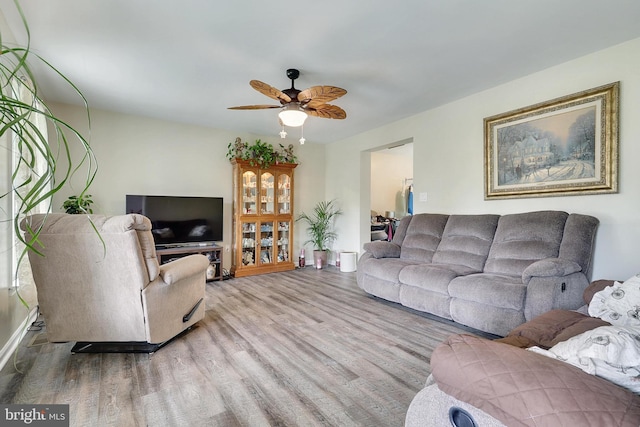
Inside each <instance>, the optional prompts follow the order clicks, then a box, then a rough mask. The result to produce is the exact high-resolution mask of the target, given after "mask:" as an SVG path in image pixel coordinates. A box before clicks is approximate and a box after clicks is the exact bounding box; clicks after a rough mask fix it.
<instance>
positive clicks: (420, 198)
mask: <svg viewBox="0 0 640 427" xmlns="http://www.w3.org/2000/svg"><path fill="white" fill-rule="evenodd" d="M419 200H420V201H421V202H426V201H427V193H426V192H424V193H420V195H419Z"/></svg>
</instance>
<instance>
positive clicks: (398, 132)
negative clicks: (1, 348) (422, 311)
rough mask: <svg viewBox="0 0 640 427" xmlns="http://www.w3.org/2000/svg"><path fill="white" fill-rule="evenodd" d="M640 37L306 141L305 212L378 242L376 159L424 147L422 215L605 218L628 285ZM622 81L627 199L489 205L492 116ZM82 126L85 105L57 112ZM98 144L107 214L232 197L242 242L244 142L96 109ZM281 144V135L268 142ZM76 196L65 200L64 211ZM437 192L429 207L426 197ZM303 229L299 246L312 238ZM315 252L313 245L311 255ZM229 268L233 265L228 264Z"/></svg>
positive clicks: (635, 236)
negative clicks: (235, 169) (332, 138)
mask: <svg viewBox="0 0 640 427" xmlns="http://www.w3.org/2000/svg"><path fill="white" fill-rule="evenodd" d="M637 69H640V39H636V40H632V41H630V42H627V43H624V44H621V45H618V46H614V47H612V48H609V49H606V50H603V51H600V52H596V53H593V54H591V55H588V56H585V57H582V58H579V59H576V60H574V61H571V62H568V63H565V64H561V65H558V66H556V67H553V68H549V69H547V70H544V71H541V72H539V73H535V74H532V75H529V76H526V77H523V78H521V79H518V80H514V81H512V82H509V83H507V84H504V85H501V86H498V87H495V88H492V89H489V90H486V91H483V92H480V93H477V94H475V95H472V96H469V97H467V98H464V99H461V100H458V101H456V102H453V103H450V104H447V105H444V106H441V107H439V108H435V109H432V110H428V111H425V112H423V113H420V114H418V115H415V116H413V117H409V118H406V119H404V120H400V121H398V122H395V123H392V124H389V125H387V126H383V127H380V128H377V129H372V130H370V131H368V132H365V133H362V134H360V135H356V136H354V137H352V138H348V139H346V140H342V141H337V142H335V143H333V144H329V145H327V146H323V145H318V144H312V143H307V144H305V145H304V146H299V145H298V144H297V142H294V145H296V150H297V151H296V152H297V154H298V157H299V159H300V166H299V167H298V168H297V169H296V178H295V179H296V199H295V213H296V214H298V213H300V212H301V211H308V210H310V209H311V208H312V207H313V205H314V204H315V203H316V202H318V201H319V200H329V199H332V198H337V199H338V200H339V203H340V205H341V207H342V209H343V211H344V214H343V215H342V216H341V217H340V218H339V220H338V222H337V231H338V234H339V236H340V237H339V239H338V241H336V243H335V244H334V249H336V250H352V251H353V250H355V251H361V250H362V245H363V243H364V242H366V241H368V239H369V236H370V230H369V211H370V206H371V194H370V186H371V153H372V151H375V150H377V149H379V148H382V147H385V146H388V145H390V144H393V143H394V142H397V141H405V140H413V158H414V161H413V177H414V191H415V194H416V200H415V205H414V208H415V212H444V213H484V212H491V213H500V214H501V213H510V212H524V211H530V210H540V209H559V210H565V211H568V212H580V213H586V214H591V215H594V216H596V217H598V218H599V219H600V221H601V225H600V228H599V231H598V236H597V242H596V258H595V267H594V276H593V277H594V278H617V279H626V278H628V277H629V276H631V275H632V274H635V273H637V272H638V269H639V268H640V267H639V265H638V264H639V263H638V261H637V256H636V253H637V250H636V245H635V242H636V241H640V221H638V219H637V212H639V211H640V197H638V196H639V194H638V184H637V183H638V182H640V168H638V167H637V166H636V164H637V162H638V160H640V144H637V143H636V140H637V136H638V135H640V123H639V122H638V121H637V120H635V119H634V117H635V116H636V115H637V114H638V113H640V75H638V73H637V71H636V70H637ZM613 81H620V82H621V97H620V98H621V102H620V104H621V105H620V107H621V108H620V109H621V114H620V168H619V169H620V186H619V188H620V191H619V193H618V194H611V195H593V196H571V197H544V198H528V199H512V200H494V201H485V200H484V186H483V182H484V181H483V179H484V178H483V160H484V159H483V158H484V154H483V118H484V117H489V116H492V115H495V114H498V113H502V112H506V111H510V110H513V109H517V108H521V107H524V106H527V105H530V104H534V103H537V102H542V101H546V100H550V99H553V98H556V97H560V96H563V95H568V94H571V93H574V92H579V91H582V90H585V89H589V88H592V87H596V86H599V85H602V84H606V83H610V82H613ZM54 110H55V111H54V112H56V113H58V114H60V115H62V116H63V118H68V119H70V120H73V121H74V122H78V121H79V120H80V114H81V109H79V108H77V107H70V106H66V105H59V104H58V105H56V106H55V108H54ZM92 120H93V127H92V145H93V147H94V149H95V151H96V155H97V158H98V161H99V166H100V171H99V174H98V178H97V179H96V182H95V184H94V185H93V187H92V190H91V193H92V194H93V195H94V198H95V200H96V204H97V210H100V211H103V212H105V213H109V214H116V213H121V212H123V211H124V196H125V194H127V193H134V192H137V193H152V194H185V195H204V196H218V195H222V196H223V197H224V198H225V201H226V213H227V214H228V215H227V219H226V223H225V241H224V242H223V244H224V245H229V244H230V242H231V229H230V227H231V226H230V224H231V220H230V212H231V211H230V209H231V208H230V203H231V167H230V165H229V163H228V161H227V159H226V158H225V153H226V150H227V143H228V142H229V141H232V140H233V139H234V138H235V137H236V136H241V137H243V139H245V140H247V139H248V140H253V139H255V138H256V136H255V135H242V134H238V133H237V132H228V131H223V130H219V129H210V128H205V127H198V126H190V125H183V124H178V123H170V122H166V121H158V120H152V119H148V118H144V117H134V116H129V115H124V114H116V113H111V112H106V111H99V110H96V111H93V116H92ZM261 138H262V139H263V140H267V141H269V142H271V143H273V144H278V143H279V142H280V140H279V139H278V138H277V137H264V136H263V137H261ZM72 192H73V191H72V190H69V191H68V192H66V193H64V194H61V196H60V197H59V198H58V200H57V201H56V207H59V206H60V205H61V204H62V201H63V200H64V199H65V198H66V197H67V196H68V195H69V194H71V193H72ZM421 192H425V193H427V194H428V201H427V202H420V201H419V199H418V197H417V196H418V195H419V194H420V193H421ZM306 238H307V236H306V233H305V230H304V228H303V226H302V224H300V226H298V228H297V230H296V233H295V242H296V243H295V244H294V250H295V251H296V252H298V251H299V248H300V245H301V242H302V241H304V240H306ZM308 249H310V248H308ZM225 265H227V266H228V259H227V260H226V262H225Z"/></svg>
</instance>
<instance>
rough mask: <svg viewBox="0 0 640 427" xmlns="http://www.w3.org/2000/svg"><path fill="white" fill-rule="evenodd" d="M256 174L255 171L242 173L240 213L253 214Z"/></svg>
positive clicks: (256, 182)
mask: <svg viewBox="0 0 640 427" xmlns="http://www.w3.org/2000/svg"><path fill="white" fill-rule="evenodd" d="M257 185H258V176H257V175H256V174H255V172H252V171H247V172H245V173H243V174H242V213H244V214H255V213H258V211H257V209H256V196H257Z"/></svg>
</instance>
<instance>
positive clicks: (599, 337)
mask: <svg viewBox="0 0 640 427" xmlns="http://www.w3.org/2000/svg"><path fill="white" fill-rule="evenodd" d="M529 350H531V351H534V352H536V353H540V354H543V355H545V356H548V357H551V358H555V359H559V360H562V361H564V362H566V363H570V364H572V365H574V366H577V367H578V368H580V369H582V370H583V371H585V372H587V373H589V374H592V375H597V376H599V377H602V378H605V379H607V380H609V381H611V382H613V383H615V384H618V385H619V386H622V387H624V388H626V389H629V390H631V391H632V392H634V393H636V394H640V331H639V330H638V329H636V328H629V327H624V326H601V327H599V328H596V329H593V330H591V331H587V332H584V333H582V334H580V335H576V336H575V337H573V338H570V339H568V340H567V341H563V342H561V343H558V344H556V345H555V346H553V347H551V348H550V349H549V350H543V349H541V348H539V347H531V348H529Z"/></svg>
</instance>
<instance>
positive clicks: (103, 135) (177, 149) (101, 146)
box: [51, 104, 325, 268]
mask: <svg viewBox="0 0 640 427" xmlns="http://www.w3.org/2000/svg"><path fill="white" fill-rule="evenodd" d="M51 108H52V110H53V111H54V113H55V114H57V115H58V116H60V117H61V118H62V119H64V120H68V121H69V122H70V123H72V124H74V125H75V126H78V128H79V130H83V131H86V129H87V127H86V120H85V116H86V113H85V111H84V110H83V109H82V108H80V107H75V106H70V105H64V104H53V105H51ZM274 129H275V131H277V130H278V129H277V127H274ZM275 131H274V133H275ZM237 136H240V137H241V138H242V139H243V140H244V141H254V140H255V139H256V138H261V139H262V140H263V141H267V142H270V143H272V144H273V145H274V146H278V144H280V143H281V141H282V140H281V139H280V138H278V137H256V136H255V135H249V134H241V133H237V132H229V131H223V130H219V129H212V128H206V127H201V126H193V125H186V124H180V123H172V122H167V121H161V120H155V119H150V118H146V117H139V116H132V115H126V114H119V113H113V112H108V111H103V110H91V146H92V147H93V150H94V153H95V156H96V158H97V163H98V173H97V175H96V179H95V181H94V183H93V185H92V186H91V189H90V194H92V195H93V200H94V201H95V205H94V212H96V213H104V214H108V215H115V214H122V213H124V212H125V195H126V194H154V195H177V196H210V197H220V196H221V197H223V198H224V215H225V219H224V241H223V242H221V244H222V245H223V246H229V245H231V200H232V188H231V187H232V184H231V173H232V169H231V165H230V163H229V161H228V160H227V158H226V153H227V144H228V143H229V142H232V141H234V140H235V138H236V137H237ZM289 143H292V144H294V146H295V153H296V155H297V156H298V159H299V163H300V165H299V166H298V167H297V168H296V172H295V185H296V193H295V200H294V206H295V211H296V213H298V212H300V211H301V209H310V208H311V207H312V206H313V205H314V204H315V202H316V201H317V200H318V197H319V195H320V197H322V195H323V194H324V191H325V189H324V146H322V145H319V144H313V143H309V142H307V143H306V144H305V145H303V146H300V145H299V144H298V143H297V142H294V141H290V140H285V142H284V143H283V145H288V144H289ZM80 153H81V152H80V151H79V150H78V147H77V146H76V149H75V150H74V154H75V158H76V161H77V160H78V158H79V157H78V156H79V154H80ZM83 179H84V175H82V174H77V175H76V177H75V178H74V179H73V180H72V181H71V186H69V187H66V188H65V189H64V190H63V191H61V192H60V193H59V194H58V195H56V199H55V201H54V208H55V209H56V210H58V211H61V206H62V203H63V202H64V200H66V198H67V197H68V196H70V195H72V194H77V193H78V192H79V191H80V190H81V189H82V182H83ZM306 238H307V237H306V234H305V230H304V227H303V226H302V224H300V226H299V227H298V228H297V229H296V230H295V236H294V239H295V240H294V251H295V253H297V252H298V251H299V250H300V249H299V248H300V243H301V242H303V241H304V240H306ZM295 258H296V259H297V255H296V257H295ZM229 266H230V252H225V258H224V267H225V268H229Z"/></svg>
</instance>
